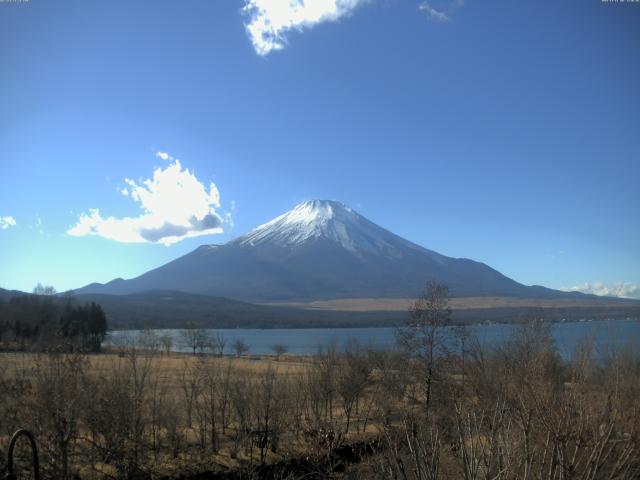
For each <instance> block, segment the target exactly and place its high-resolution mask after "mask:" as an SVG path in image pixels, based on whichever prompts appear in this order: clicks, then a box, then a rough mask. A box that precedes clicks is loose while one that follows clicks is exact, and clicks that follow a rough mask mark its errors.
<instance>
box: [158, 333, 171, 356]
mask: <svg viewBox="0 0 640 480" xmlns="http://www.w3.org/2000/svg"><path fill="white" fill-rule="evenodd" d="M158 340H159V342H160V345H161V346H162V349H163V350H164V352H165V353H166V354H167V355H169V354H170V353H171V348H172V347H173V337H172V336H171V335H167V334H164V335H160V338H159V339H158Z"/></svg>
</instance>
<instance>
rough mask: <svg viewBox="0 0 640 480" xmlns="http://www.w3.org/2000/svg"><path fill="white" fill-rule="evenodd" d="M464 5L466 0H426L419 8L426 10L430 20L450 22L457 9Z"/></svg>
mask: <svg viewBox="0 0 640 480" xmlns="http://www.w3.org/2000/svg"><path fill="white" fill-rule="evenodd" d="M463 6H464V0H425V1H423V2H422V3H421V4H420V6H418V10H420V11H423V12H425V13H426V14H427V17H428V18H429V20H435V21H437V22H448V21H450V20H451V16H452V15H453V14H454V13H455V12H456V10H458V9H459V8H462V7H463Z"/></svg>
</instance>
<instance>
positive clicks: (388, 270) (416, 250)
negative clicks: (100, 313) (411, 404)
mask: <svg viewBox="0 0 640 480" xmlns="http://www.w3.org/2000/svg"><path fill="white" fill-rule="evenodd" d="M429 280H438V281H442V282H446V283H447V284H448V285H449V289H450V292H451V294H452V296H457V297H470V296H475V297H477V296H502V297H505V296H507V297H528V298H563V297H564V298H566V297H573V296H575V295H576V294H569V293H566V292H560V291H556V290H551V289H547V288H544V287H539V286H525V285H522V284H520V283H518V282H516V281H514V280H512V279H510V278H507V277H506V276H504V275H502V274H501V273H500V272H498V271H496V270H494V269H493V268H491V267H489V266H487V265H485V264H483V263H480V262H476V261H473V260H469V259H465V258H451V257H447V256H444V255H441V254H439V253H436V252H434V251H431V250H428V249H426V248H423V247H421V246H419V245H416V244H414V243H412V242H410V241H408V240H405V239H403V238H401V237H399V236H397V235H395V234H393V233H391V232H390V231H388V230H385V229H384V228H382V227H380V226H378V225H376V224H374V223H373V222H371V221H369V220H367V219H366V218H364V217H363V216H362V215H360V214H358V213H357V212H356V211H354V210H352V209H351V208H349V207H348V206H346V205H344V204H342V203H340V202H335V201H328V200H311V201H308V202H304V203H301V204H299V205H297V206H296V207H295V208H293V209H292V210H290V211H289V212H287V213H285V214H283V215H281V216H279V217H277V218H275V219H273V220H271V221H270V222H268V223H265V224H264V225H261V226H259V227H257V228H255V229H254V230H252V231H251V232H249V233H247V234H246V235H244V236H241V237H239V238H237V239H235V240H232V241H230V242H228V243H226V244H224V245H203V246H201V247H199V248H197V249H196V250H194V251H193V252H191V253H189V254H187V255H185V256H183V257H180V258H178V259H176V260H174V261H172V262H170V263H168V264H166V265H163V266H161V267H159V268H156V269H154V270H151V271H149V272H147V273H145V274H143V275H141V276H139V277H137V278H133V279H130V280H123V279H116V280H113V281H111V282H109V283H106V284H95V283H94V284H90V285H87V286H86V287H84V288H81V289H79V290H77V291H76V293H80V294H86V293H100V294H114V295H123V294H133V293H140V292H144V291H150V290H174V291H182V292H188V293H197V294H205V295H215V296H218V297H228V298H233V299H237V300H243V301H250V302H263V303H269V302H296V301H312V300H327V299H346V298H414V297H416V296H417V295H418V294H419V292H420V291H421V290H422V288H423V287H424V285H425V283H426V282H427V281H429ZM577 295H579V294H577Z"/></svg>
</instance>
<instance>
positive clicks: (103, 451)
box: [0, 323, 640, 480]
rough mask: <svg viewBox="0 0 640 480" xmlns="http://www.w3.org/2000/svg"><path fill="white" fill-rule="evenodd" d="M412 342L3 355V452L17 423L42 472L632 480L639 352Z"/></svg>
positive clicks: (638, 435)
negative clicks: (243, 352)
mask: <svg viewBox="0 0 640 480" xmlns="http://www.w3.org/2000/svg"><path fill="white" fill-rule="evenodd" d="M409 333H410V334H411V335H414V336H413V337H411V338H409V339H408V340H407V341H413V340H418V342H417V343H416V345H417V346H418V347H419V348H416V349H414V350H412V351H411V353H410V354H409V353H408V352H407V351H400V350H397V351H375V350H371V349H368V348H364V347H362V346H360V345H358V344H355V343H354V344H350V345H348V347H347V348H346V349H345V350H344V351H341V352H338V351H336V350H335V349H333V348H328V349H325V350H324V351H320V352H319V353H318V355H315V356H312V357H298V356H295V357H285V356H282V357H281V358H277V357H268V356H265V357H251V358H249V357H243V358H231V357H215V356H204V355H203V356H194V355H177V354H163V353H161V352H160V351H158V350H155V349H151V350H143V349H139V348H138V349H136V348H128V349H123V350H122V351H120V352H111V353H104V354H96V355H83V354H68V353H40V354H31V353H3V354H0V389H1V391H2V392H3V395H2V397H1V401H0V450H1V451H0V458H2V459H3V460H4V457H5V449H6V446H7V441H8V436H9V435H10V433H11V432H12V431H13V430H14V429H15V428H17V427H18V426H21V427H26V428H29V429H30V430H31V431H33V432H34V433H35V434H36V437H37V439H38V443H39V445H40V449H41V461H42V466H43V474H44V477H45V478H50V479H65V480H66V479H73V478H82V479H103V478H105V479H106V478H112V479H152V478H154V479H155V478H186V477H185V476H189V475H196V474H198V473H202V472H225V471H229V470H237V471H242V472H243V474H242V475H243V476H242V478H261V475H262V474H260V473H257V472H260V471H261V472H264V470H259V469H260V467H261V466H262V465H265V464H291V465H298V464H299V463H300V460H294V459H304V471H300V470H296V469H293V470H291V469H290V470H283V471H281V474H275V473H273V472H271V474H270V475H271V477H270V478H305V479H308V478H380V479H382V478H403V479H405V478H406V479H408V480H409V479H416V480H419V479H420V480H421V479H458V478H463V479H468V480H471V479H480V478H483V479H488V478H491V479H504V480H507V479H520V478H530V479H574V478H581V479H594V480H595V479H600V478H608V479H634V478H638V476H639V475H640V353H639V351H638V349H636V348H634V347H633V345H630V346H629V348H626V349H624V348H621V349H610V350H609V351H600V352H595V351H594V350H593V347H592V345H591V343H590V342H588V341H585V342H584V343H583V344H582V345H580V347H579V348H578V349H576V351H575V352H574V354H573V356H572V357H571V358H570V359H569V360H562V359H561V358H560V356H559V355H558V354H557V351H556V348H555V345H554V344H553V339H552V337H551V336H550V334H549V329H548V328H547V327H545V326H544V325H542V324H538V323H532V324H529V325H525V326H522V327H521V328H519V329H517V330H516V332H515V333H514V335H513V337H512V338H511V339H510V340H508V341H506V342H505V343H504V344H503V345H501V346H499V347H496V348H491V349H489V348H487V347H480V346H479V345H478V344H477V343H476V342H474V341H473V339H471V338H469V337H468V336H465V335H464V332H461V335H460V344H459V349H456V351H445V350H442V349H440V344H439V343H438V337H437V335H436V334H437V332H435V331H433V330H425V331H422V334H426V336H416V335H415V334H416V332H415V331H412V332H409ZM430 334H434V335H432V336H430ZM436 353H437V354H436ZM430 354H432V355H431V356H430ZM367 441H372V442H373V441H375V443H371V445H374V444H375V449H372V451H371V452H370V453H371V454H370V455H369V456H367V458H366V459H363V460H362V461H361V462H360V463H358V464H351V465H350V464H348V463H346V462H344V461H342V459H341V458H340V457H336V456H335V455H334V452H335V451H336V449H337V448H338V447H339V446H340V445H343V444H345V443H354V442H367ZM23 466H24V465H23ZM4 468H5V466H4V465H3V464H0V475H4V472H3V471H2V470H3V469H4ZM282 472H286V474H285V473H282ZM209 475H213V473H209ZM238 475H239V474H238ZM252 475H253V477H252ZM201 478H215V477H213V476H209V477H201ZM227 478H229V477H227ZM234 478H235V477H234ZM237 478H240V477H237Z"/></svg>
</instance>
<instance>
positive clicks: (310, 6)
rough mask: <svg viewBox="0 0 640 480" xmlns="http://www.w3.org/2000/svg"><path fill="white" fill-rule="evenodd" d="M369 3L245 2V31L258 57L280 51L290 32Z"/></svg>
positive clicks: (342, 0) (349, 0) (326, 0)
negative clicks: (246, 19)
mask: <svg viewBox="0 0 640 480" xmlns="http://www.w3.org/2000/svg"><path fill="white" fill-rule="evenodd" d="M369 1H370V0H244V7H243V9H242V11H243V13H244V14H245V15H246V16H247V18H248V21H247V23H245V28H246V29H247V33H248V34H249V38H250V39H251V42H252V43H253V47H254V48H255V50H256V52H257V53H258V54H259V55H267V54H269V53H270V52H272V51H273V50H281V49H283V48H284V47H285V46H286V44H287V36H286V35H287V33H288V32H290V31H291V30H296V31H302V30H304V29H307V28H311V27H313V26H314V25H317V24H318V23H323V22H333V21H336V20H338V19H340V18H341V17H344V16H347V15H350V14H351V13H352V12H353V11H354V10H355V9H356V8H358V7H359V6H360V5H363V4H365V3H369Z"/></svg>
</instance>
